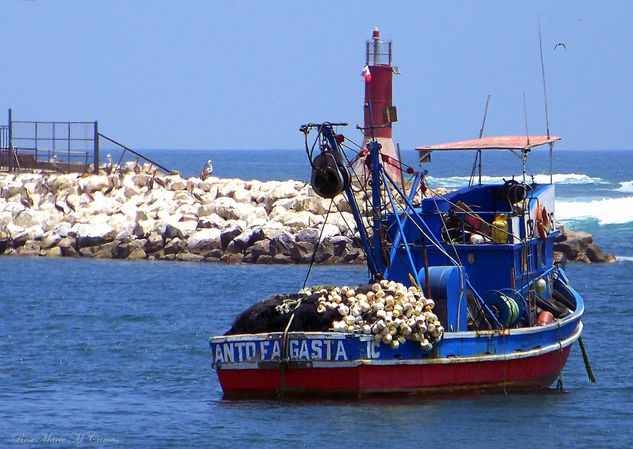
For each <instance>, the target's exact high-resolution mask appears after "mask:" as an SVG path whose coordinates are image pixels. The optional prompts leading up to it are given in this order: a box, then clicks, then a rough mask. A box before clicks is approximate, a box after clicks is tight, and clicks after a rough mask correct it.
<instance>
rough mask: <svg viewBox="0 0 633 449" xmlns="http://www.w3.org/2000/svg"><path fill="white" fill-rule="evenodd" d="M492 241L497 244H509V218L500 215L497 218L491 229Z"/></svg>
mask: <svg viewBox="0 0 633 449" xmlns="http://www.w3.org/2000/svg"><path fill="white" fill-rule="evenodd" d="M491 234H492V235H491V237H492V241H493V242H495V243H508V216H507V215H506V214H499V215H496V216H495V219H494V221H493V222H492V229H491Z"/></svg>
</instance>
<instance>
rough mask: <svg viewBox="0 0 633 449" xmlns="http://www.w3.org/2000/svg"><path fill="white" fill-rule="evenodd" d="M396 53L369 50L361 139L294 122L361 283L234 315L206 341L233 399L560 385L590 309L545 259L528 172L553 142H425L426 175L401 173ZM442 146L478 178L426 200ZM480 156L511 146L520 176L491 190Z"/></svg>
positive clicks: (543, 200)
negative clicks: (335, 211)
mask: <svg viewBox="0 0 633 449" xmlns="http://www.w3.org/2000/svg"><path fill="white" fill-rule="evenodd" d="M391 48H392V46H391V42H386V43H385V42H382V41H381V40H380V34H379V31H378V29H375V30H374V33H373V36H372V39H371V40H368V41H367V45H366V64H365V68H364V69H363V73H362V75H363V77H364V78H365V82H366V87H365V124H364V127H363V128H361V130H362V131H363V133H364V139H363V142H362V144H361V145H357V146H355V147H354V146H353V145H351V144H350V142H352V141H350V140H349V139H348V138H347V137H345V136H344V135H343V134H340V133H338V132H337V130H338V129H339V128H340V127H342V126H344V125H345V124H333V123H320V124H313V123H311V124H306V125H303V126H302V127H301V131H302V132H303V133H304V135H305V143H306V152H307V155H308V161H309V164H310V166H311V170H312V176H311V184H312V187H313V189H314V192H315V193H316V194H317V195H319V196H321V197H323V198H328V199H331V200H332V202H333V201H334V200H335V199H337V198H338V197H339V195H344V196H345V198H346V201H347V204H348V206H349V207H346V208H344V209H345V210H349V211H351V214H352V216H353V218H354V222H355V226H354V229H352V230H351V231H350V234H353V235H355V237H356V238H357V239H358V242H359V246H360V247H361V248H362V249H363V251H364V253H365V256H366V261H367V269H368V283H367V284H363V285H357V286H349V285H347V286H311V287H307V286H306V285H304V286H303V288H301V289H298V290H299V291H298V292H295V293H289V294H283V295H276V296H273V297H269V298H266V299H265V300H263V301H261V302H260V303H257V304H254V305H253V306H252V307H250V308H249V309H247V310H246V311H244V312H242V313H241V314H240V315H239V316H238V317H237V318H236V320H235V322H234V323H233V326H232V328H231V329H230V330H229V331H228V332H227V333H226V334H225V335H221V336H217V337H213V338H211V339H210V345H211V352H212V358H213V367H214V368H215V369H216V370H217V374H218V378H219V381H220V384H221V386H222V390H223V392H224V395H225V396H227V397H252V396H273V397H280V396H317V397H322V396H337V397H338V396H353V397H361V396H367V395H394V394H455V393H457V394H461V393H466V392H499V391H502V392H511V391H525V390H538V389H542V388H548V387H550V386H551V385H552V384H553V383H554V382H555V381H556V380H557V379H559V382H560V376H561V372H562V370H563V367H564V366H565V362H566V361H567V358H568V356H569V353H570V350H571V347H572V345H573V343H574V342H575V341H576V340H578V339H579V338H580V335H581V332H582V326H583V325H582V321H581V317H582V314H583V311H584V306H583V300H582V298H581V296H580V295H579V294H578V293H577V292H576V291H575V290H574V289H573V288H572V287H571V285H570V282H569V279H568V278H567V276H566V275H565V271H564V268H563V266H562V265H561V264H560V263H557V261H555V260H554V255H553V244H554V241H555V239H556V238H557V237H558V236H559V231H558V230H557V228H556V215H555V186H554V184H553V182H552V177H551V176H550V180H549V181H550V182H549V183H535V182H533V181H532V180H530V178H529V176H528V173H527V170H526V167H527V158H528V156H529V154H530V152H531V151H532V150H542V149H543V148H549V151H550V161H551V160H552V158H551V155H552V151H553V148H554V144H555V142H556V141H558V140H559V137H555V136H550V135H549V129H548V133H547V135H546V136H534V135H523V136H502V137H481V133H480V137H479V138H478V139H473V140H467V141H461V142H452V143H446V144H441V145H433V146H421V147H418V148H416V150H417V151H418V152H419V159H420V168H418V169H415V168H413V167H407V166H405V165H404V164H403V163H402V162H401V161H400V160H399V158H398V157H397V156H396V150H395V148H394V145H393V142H392V140H391V125H392V123H393V122H395V121H396V120H397V114H396V110H395V107H393V106H392V105H391V80H392V75H393V74H397V73H399V71H398V70H397V68H395V67H392V66H391V61H392V58H391ZM548 128H549V127H548ZM482 129H483V128H482ZM354 148H355V149H357V151H356V153H355V154H350V151H351V150H352V149H354ZM444 151H460V152H464V151H470V152H472V154H473V155H474V156H475V164H474V165H473V167H475V168H476V167H478V169H479V170H478V175H479V176H478V177H477V176H475V175H476V173H475V172H476V170H473V176H472V177H471V181H472V182H471V183H469V185H468V186H467V187H464V188H462V189H459V190H455V191H452V192H439V191H432V190H431V189H430V187H429V185H428V182H427V181H428V180H427V171H426V170H422V169H421V167H422V164H423V163H424V162H425V161H427V160H428V159H429V158H430V156H431V155H432V154H433V153H437V152H444ZM485 151H508V152H512V153H514V154H515V155H516V156H518V159H519V160H520V161H521V164H522V174H521V175H520V176H519V177H518V179H515V178H514V177H512V178H508V179H507V180H506V181H504V182H503V183H499V184H484V183H483V182H482V180H483V179H484V177H483V176H482V173H483V166H482V163H481V161H482V158H481V156H482V153H483V152H485ZM398 152H399V149H398ZM550 173H551V164H550ZM405 174H406V177H408V178H409V179H408V180H407V181H405V179H404V178H405ZM476 178H478V179H476ZM339 209H341V208H340V207H339ZM317 250H318V244H317V245H316V246H315V254H316V251H317ZM581 349H582V345H581Z"/></svg>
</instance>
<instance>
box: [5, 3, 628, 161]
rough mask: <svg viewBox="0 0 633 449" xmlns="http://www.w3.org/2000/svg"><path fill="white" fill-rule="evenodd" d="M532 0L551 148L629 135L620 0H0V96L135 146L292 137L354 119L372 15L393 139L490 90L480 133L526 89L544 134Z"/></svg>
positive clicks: (458, 115) (29, 115)
mask: <svg viewBox="0 0 633 449" xmlns="http://www.w3.org/2000/svg"><path fill="white" fill-rule="evenodd" d="M537 15H540V20H541V28H542V35H543V51H544V57H545V71H546V76H547V91H548V97H549V98H548V100H549V116H550V128H551V132H552V134H555V135H560V136H562V137H563V141H562V142H560V143H559V144H558V148H568V149H631V148H633V126H631V122H632V119H631V117H632V114H631V107H632V105H633V57H632V55H631V52H632V51H633V31H631V22H632V21H633V2H630V1H608V2H598V1H585V2H582V1H540V0H538V1H530V2H518V1H517V2H515V1H496V2H492V1H489V2H476V1H457V2H427V1H415V2H414V1H406V2H389V1H384V0H383V1H362V2H358V1H356V2H352V1H340V0H339V1H328V0H326V1H311V2H307V1H278V2H256V1H252V2H251V1H248V2H247V1H239V0H238V1H222V2H202V1H184V0H183V1H108V0H102V1H72V0H69V1H63V2H62V1H44V0H33V1H28V0H27V1H24V0H22V1H20V0H0V23H1V24H2V26H0V48H2V52H1V56H0V58H1V60H2V64H1V69H0V86H1V90H2V95H0V108H3V109H5V110H6V109H8V108H12V109H13V116H14V119H16V120H87V121H92V120H98V121H99V127H100V130H101V132H103V133H104V134H106V135H108V136H110V137H112V138H114V139H116V140H118V141H120V142H122V143H124V144H126V145H128V146H130V147H132V148H137V149H143V148H174V149H178V148H200V149H235V148H239V149H259V148H261V149H286V148H288V149H290V148H297V149H299V148H302V145H303V140H302V135H301V134H300V133H299V132H298V129H299V126H300V125H301V124H302V123H306V122H317V121H347V122H349V123H350V125H352V127H351V128H353V126H354V125H356V124H357V123H361V122H362V104H363V89H364V86H363V82H364V81H363V79H362V78H361V76H360V72H361V70H362V67H363V63H364V42H365V40H366V39H368V38H370V37H371V32H372V30H373V28H374V27H375V26H378V27H379V28H380V30H381V36H382V38H383V39H387V40H388V39H391V40H392V41H393V48H394V50H393V53H394V65H396V66H398V67H399V68H400V71H401V75H398V76H396V77H395V79H394V95H393V97H394V104H395V105H396V106H397V107H398V118H399V122H398V123H396V124H395V125H394V132H393V134H394V141H396V142H399V143H400V144H401V146H402V148H403V149H410V148H413V147H415V146H417V145H422V144H434V143H441V142H445V141H450V140H461V139H468V138H473V137H477V135H478V132H479V128H480V126H481V121H482V117H483V110H484V106H485V102H486V98H487V96H488V94H492V98H491V101H490V107H489V112H488V118H487V123H486V131H485V135H495V134H523V133H524V132H525V119H524V107H523V93H525V96H526V99H527V111H528V124H529V131H530V133H532V134H544V133H545V118H544V117H545V115H544V112H543V111H544V108H543V89H542V82H541V67H540V56H539V46H538V25H537ZM559 42H563V43H565V45H566V47H567V48H566V49H564V48H562V47H558V48H557V49H556V50H554V46H555V45H556V44H557V43H559ZM0 113H1V110H0ZM0 117H2V116H1V115H0ZM5 122H6V119H5V120H2V119H0V123H5ZM348 133H350V135H351V136H352V137H360V135H359V133H358V131H356V130H355V129H350V130H348Z"/></svg>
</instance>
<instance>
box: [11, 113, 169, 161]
mask: <svg viewBox="0 0 633 449" xmlns="http://www.w3.org/2000/svg"><path fill="white" fill-rule="evenodd" d="M102 139H105V141H106V142H107V144H109V145H111V144H113V145H115V148H116V149H117V150H118V151H120V152H121V155H120V158H119V159H118V162H117V163H116V166H114V167H110V169H115V170H116V169H117V168H119V167H120V166H121V164H122V162H123V160H124V158H125V157H126V156H129V155H133V156H136V158H137V159H142V160H143V161H145V162H147V163H149V164H151V165H152V166H156V167H157V168H160V169H161V170H164V171H165V172H168V171H169V170H167V169H166V168H165V167H163V166H162V165H160V164H158V163H156V162H154V161H152V160H150V159H148V158H146V157H145V156H143V155H142V154H140V153H138V152H136V151H134V150H132V149H130V148H128V147H126V146H125V145H123V144H120V143H118V142H116V141H115V140H113V139H111V138H110V137H107V136H104V135H103V134H101V133H100V132H99V124H98V122H97V121H94V122H61V121H23V120H13V117H12V112H11V109H9V121H8V125H7V126H0V170H8V171H15V170H32V169H41V170H51V171H61V172H80V173H85V172H89V171H93V172H94V173H97V172H98V170H99V164H100V157H99V152H100V142H101V140H102ZM127 153H129V155H128V154H127ZM133 156H130V157H133Z"/></svg>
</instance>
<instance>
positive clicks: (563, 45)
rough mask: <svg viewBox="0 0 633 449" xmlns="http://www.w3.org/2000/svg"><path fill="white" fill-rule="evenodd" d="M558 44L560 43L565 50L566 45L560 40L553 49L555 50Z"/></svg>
mask: <svg viewBox="0 0 633 449" xmlns="http://www.w3.org/2000/svg"><path fill="white" fill-rule="evenodd" d="M559 45H560V46H561V47H563V48H564V49H565V50H567V45H565V44H564V43H562V42H559V43H558V44H556V45H554V50H556V48H557V47H558V46H559Z"/></svg>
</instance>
